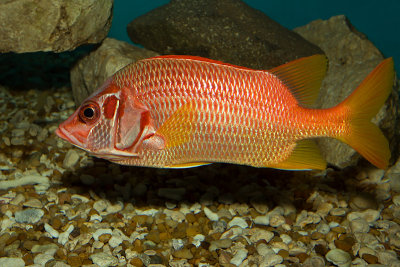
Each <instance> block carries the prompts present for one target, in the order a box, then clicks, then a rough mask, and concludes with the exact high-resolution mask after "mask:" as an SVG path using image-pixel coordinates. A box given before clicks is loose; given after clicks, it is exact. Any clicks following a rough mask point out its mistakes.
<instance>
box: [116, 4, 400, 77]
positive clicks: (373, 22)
mask: <svg viewBox="0 0 400 267" xmlns="http://www.w3.org/2000/svg"><path fill="white" fill-rule="evenodd" d="M168 2H169V1H168V0H151V1H142V0H141V1H138V0H115V1H114V18H113V23H112V27H111V30H110V33H109V36H110V37H113V38H116V39H118V40H123V41H126V42H130V43H131V41H130V40H129V37H128V35H127V33H126V26H127V25H128V23H129V22H131V21H132V20H133V19H134V18H136V17H138V16H140V15H143V14H145V13H146V12H148V11H150V10H152V9H154V8H156V7H159V6H161V5H164V4H167V3H168ZM244 2H246V3H247V4H248V5H250V6H252V7H253V8H256V9H259V10H261V11H262V12H264V13H265V14H267V15H268V16H269V17H271V18H272V19H274V20H275V21H277V22H279V23H280V24H282V25H283V26H285V27H287V28H289V29H293V28H295V27H298V26H302V25H305V24H307V23H309V22H310V21H313V20H316V19H328V18H330V17H332V16H335V15H340V14H344V15H346V16H347V17H348V18H349V19H350V21H351V23H352V24H353V25H354V26H355V27H356V28H357V29H358V30H359V31H361V32H362V33H364V34H366V35H367V36H368V39H370V40H371V41H372V42H373V43H374V44H375V45H376V46H377V47H378V48H379V49H380V50H381V51H382V53H383V54H384V56H385V57H393V58H394V60H395V66H396V70H397V71H400V30H399V28H400V1H399V0H382V1H375V0H364V1H361V0H351V1H349V0H335V1H322V0H303V1H298V0H275V1H270V0H264V1H263V0H245V1H244Z"/></svg>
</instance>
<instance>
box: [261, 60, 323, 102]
mask: <svg viewBox="0 0 400 267" xmlns="http://www.w3.org/2000/svg"><path fill="white" fill-rule="evenodd" d="M327 66H328V61H327V58H326V56H325V55H313V56H310V57H303V58H300V59H297V60H294V61H291V62H288V63H286V64H283V65H281V66H278V67H275V68H273V69H271V70H269V71H268V72H271V73H273V74H274V75H276V76H277V77H278V78H279V79H281V80H282V81H283V82H284V83H285V84H286V85H287V86H288V87H289V89H290V91H291V92H292V94H293V95H294V96H295V97H296V99H297V101H299V103H301V104H305V105H311V104H313V103H314V102H315V100H317V97H318V93H319V89H320V87H321V83H322V80H323V79H324V77H325V74H326V70H327Z"/></svg>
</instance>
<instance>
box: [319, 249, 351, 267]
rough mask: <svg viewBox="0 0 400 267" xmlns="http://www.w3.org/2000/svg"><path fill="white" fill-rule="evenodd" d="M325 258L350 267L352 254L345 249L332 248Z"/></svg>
mask: <svg viewBox="0 0 400 267" xmlns="http://www.w3.org/2000/svg"><path fill="white" fill-rule="evenodd" d="M325 258H326V260H327V261H329V262H332V263H333V264H335V265H337V266H340V267H350V266H351V256H350V254H349V253H347V252H346V251H344V250H341V249H337V248H335V249H332V250H330V251H329V252H328V253H326V255H325Z"/></svg>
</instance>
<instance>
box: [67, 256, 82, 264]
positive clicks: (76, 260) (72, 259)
mask: <svg viewBox="0 0 400 267" xmlns="http://www.w3.org/2000/svg"><path fill="white" fill-rule="evenodd" d="M67 262H68V264H69V265H71V266H82V261H81V258H80V257H79V256H68V259H67Z"/></svg>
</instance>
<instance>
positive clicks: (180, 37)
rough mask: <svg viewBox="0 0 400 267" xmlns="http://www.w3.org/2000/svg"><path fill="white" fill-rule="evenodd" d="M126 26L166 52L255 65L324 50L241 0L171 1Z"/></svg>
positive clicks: (134, 36)
mask: <svg viewBox="0 0 400 267" xmlns="http://www.w3.org/2000/svg"><path fill="white" fill-rule="evenodd" d="M127 30H128V35H129V37H130V38H131V40H132V41H133V42H135V43H139V44H141V45H143V46H144V47H146V48H148V49H150V50H154V51H157V52H159V53H161V54H184V55H194V56H202V57H207V58H211V59H216V60H222V61H225V62H228V63H232V64H236V65H241V66H246V67H250V68H254V69H270V68H272V67H275V66H278V65H281V64H283V63H286V62H288V61H291V60H293V59H296V58H300V57H304V56H310V55H313V54H321V53H323V52H322V51H321V50H320V49H319V48H318V47H317V46H315V45H313V44H311V43H309V42H307V41H306V40H304V39H303V38H302V37H301V36H299V35H298V34H296V33H294V32H293V31H291V30H288V29H286V28H285V27H283V26H281V25H280V24H278V23H277V22H275V21H273V20H272V19H270V18H269V17H268V16H266V15H265V14H264V13H262V12H260V11H258V10H256V9H253V8H251V7H250V6H248V5H246V4H245V3H244V2H242V1H239V0H218V1H216V0H172V1H171V2H170V3H169V4H167V5H164V6H162V7H160V8H157V9H154V10H153V11H151V12H149V13H147V14H145V15H143V16H141V17H139V18H137V19H135V20H133V21H132V22H131V23H130V24H129V25H128V28H127Z"/></svg>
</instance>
